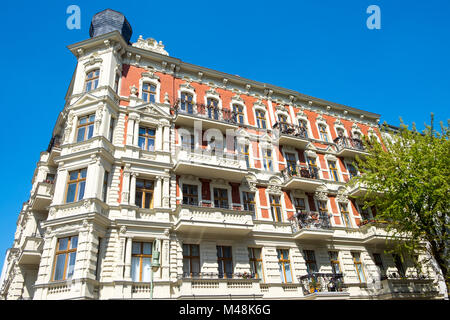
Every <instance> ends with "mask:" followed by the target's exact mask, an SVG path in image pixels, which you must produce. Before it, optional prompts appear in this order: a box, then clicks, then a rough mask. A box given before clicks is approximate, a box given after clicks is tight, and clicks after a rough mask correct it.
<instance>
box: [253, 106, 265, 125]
mask: <svg viewBox="0 0 450 320" xmlns="http://www.w3.org/2000/svg"><path fill="white" fill-rule="evenodd" d="M255 113H256V125H257V127H258V128H260V129H266V113H265V112H264V111H262V110H256V111H255Z"/></svg>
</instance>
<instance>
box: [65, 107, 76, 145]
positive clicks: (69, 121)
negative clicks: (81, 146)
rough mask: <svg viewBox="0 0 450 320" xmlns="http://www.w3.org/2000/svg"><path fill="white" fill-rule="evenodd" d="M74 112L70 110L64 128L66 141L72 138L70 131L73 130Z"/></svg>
mask: <svg viewBox="0 0 450 320" xmlns="http://www.w3.org/2000/svg"><path fill="white" fill-rule="evenodd" d="M74 117H75V116H74V115H73V112H71V111H70V112H69V117H68V118H67V121H66V128H65V129H64V143H68V142H69V139H70V132H71V131H72V126H73V119H74Z"/></svg>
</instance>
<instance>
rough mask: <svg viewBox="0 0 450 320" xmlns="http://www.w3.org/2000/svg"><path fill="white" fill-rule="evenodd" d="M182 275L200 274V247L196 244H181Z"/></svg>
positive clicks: (192, 275) (194, 275)
mask: <svg viewBox="0 0 450 320" xmlns="http://www.w3.org/2000/svg"><path fill="white" fill-rule="evenodd" d="M183 275H184V276H185V277H196V276H199V275H200V248H199V246H198V245H197V244H183Z"/></svg>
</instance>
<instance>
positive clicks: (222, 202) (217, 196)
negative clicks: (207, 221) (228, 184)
mask: <svg viewBox="0 0 450 320" xmlns="http://www.w3.org/2000/svg"><path fill="white" fill-rule="evenodd" d="M214 207H216V208H224V209H228V190H227V189H221V188H214Z"/></svg>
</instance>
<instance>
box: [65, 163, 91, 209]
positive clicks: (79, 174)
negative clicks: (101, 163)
mask: <svg viewBox="0 0 450 320" xmlns="http://www.w3.org/2000/svg"><path fill="white" fill-rule="evenodd" d="M86 174H87V169H86V168H84V169H80V170H75V171H71V172H69V181H68V182H67V191H66V203H70V202H75V201H79V200H81V199H83V197H84V188H85V187H86Z"/></svg>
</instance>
